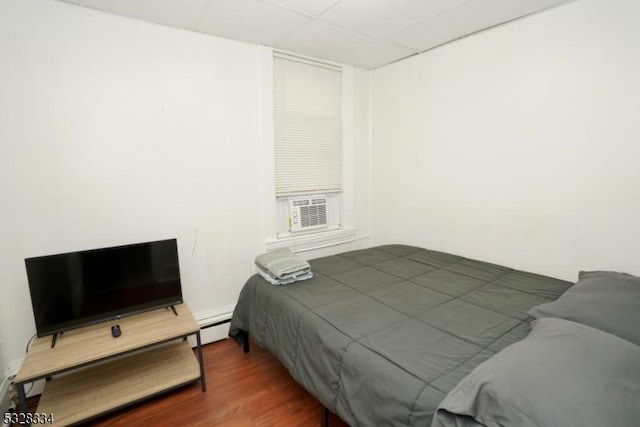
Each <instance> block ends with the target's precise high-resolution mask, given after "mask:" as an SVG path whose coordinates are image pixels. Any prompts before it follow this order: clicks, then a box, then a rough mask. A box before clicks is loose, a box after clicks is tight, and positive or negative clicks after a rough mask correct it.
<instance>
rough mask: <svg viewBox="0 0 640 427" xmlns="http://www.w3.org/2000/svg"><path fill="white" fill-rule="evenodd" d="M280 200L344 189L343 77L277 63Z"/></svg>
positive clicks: (292, 62)
mask: <svg viewBox="0 0 640 427" xmlns="http://www.w3.org/2000/svg"><path fill="white" fill-rule="evenodd" d="M273 66H274V70H273V75H274V116H275V117H274V131H275V179H276V196H278V197H281V196H287V195H295V194H314V193H326V192H336V191H341V190H342V72H341V70H340V69H338V68H335V67H332V66H331V65H328V64H327V65H325V64H315V63H313V62H311V61H305V60H298V59H296V58H289V57H284V56H275V55H274V58H273Z"/></svg>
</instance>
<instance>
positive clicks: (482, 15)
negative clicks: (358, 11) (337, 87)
mask: <svg viewBox="0 0 640 427" xmlns="http://www.w3.org/2000/svg"><path fill="white" fill-rule="evenodd" d="M566 2H567V0H537V1H531V0H471V1H469V2H467V3H464V4H462V5H460V6H458V7H456V8H454V9H449V10H448V11H446V12H444V13H442V14H440V15H438V16H435V17H432V18H430V19H427V20H425V21H423V22H420V23H419V24H416V25H414V26H412V27H409V28H407V29H405V30H403V31H401V32H399V33H397V34H394V35H393V36H391V37H389V38H388V40H391V41H394V42H396V43H399V44H402V45H405V46H408V47H411V48H413V49H416V50H419V51H425V50H428V49H431V48H433V47H436V46H439V45H441V44H444V43H447V42H449V41H451V40H456V39H458V38H461V37H464V36H467V35H469V34H473V33H475V32H478V31H481V30H483V29H486V28H490V27H493V26H495V25H499V24H501V23H504V22H508V21H510V20H513V19H516V18H518V17H521V16H524V15H527V14H530V13H532V12H536V11H538V10H541V9H544V8H547V7H549V6H552V5H554V4H559V3H566Z"/></svg>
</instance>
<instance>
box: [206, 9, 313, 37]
mask: <svg viewBox="0 0 640 427" xmlns="http://www.w3.org/2000/svg"><path fill="white" fill-rule="evenodd" d="M308 21H309V18H307V17H304V16H302V15H300V14H298V13H295V12H291V11H289V10H286V9H282V8H279V7H276V6H273V5H270V4H267V3H261V2H259V1H256V0H215V1H214V2H213V3H211V6H209V8H208V9H207V10H206V11H205V12H204V14H203V15H202V17H201V19H200V21H199V22H198V23H197V24H196V25H195V28H194V29H195V30H197V31H202V32H205V33H208V34H213V35H217V36H221V37H227V38H231V39H235V40H241V41H245V42H250V43H257V44H263V45H269V46H273V45H274V43H275V42H276V41H277V40H280V39H282V38H283V37H285V36H286V35H287V34H289V33H291V32H292V31H293V30H295V29H297V28H300V27H302V26H303V25H304V24H305V23H307V22H308Z"/></svg>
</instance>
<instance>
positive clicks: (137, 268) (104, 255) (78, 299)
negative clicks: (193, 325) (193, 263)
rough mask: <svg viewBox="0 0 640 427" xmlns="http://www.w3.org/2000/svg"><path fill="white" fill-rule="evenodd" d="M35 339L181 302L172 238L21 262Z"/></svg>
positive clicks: (178, 271) (41, 257)
mask: <svg viewBox="0 0 640 427" xmlns="http://www.w3.org/2000/svg"><path fill="white" fill-rule="evenodd" d="M25 265H26V269H27V277H28V281H29V291H30V292H31V303H32V306H33V315H34V317H35V322H36V331H37V334H38V336H39V337H42V336H45V335H50V334H55V333H59V332H62V331H65V330H68V329H72V328H76V327H80V326H84V325H87V324H90V323H95V322H100V321H104V320H109V319H114V318H117V317H118V316H125V315H129V314H133V313H137V312H140V311H145V310H151V309H154V308H160V307H167V306H171V305H174V304H179V303H181V302H182V289H181V284H180V268H179V265H178V247H177V241H176V239H170V240H161V241H156V242H146V243H138V244H133V245H126V246H117V247H110V248H103V249H93V250H86V251H80V252H70V253H64V254H56V255H47V256H39V257H34V258H27V259H25Z"/></svg>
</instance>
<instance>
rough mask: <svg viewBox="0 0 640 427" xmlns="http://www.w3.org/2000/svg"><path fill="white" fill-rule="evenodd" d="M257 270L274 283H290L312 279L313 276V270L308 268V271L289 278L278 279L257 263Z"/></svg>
mask: <svg viewBox="0 0 640 427" xmlns="http://www.w3.org/2000/svg"><path fill="white" fill-rule="evenodd" d="M256 270H257V272H258V274H259V275H261V276H262V277H263V278H264V279H265V280H266V281H267V282H269V283H271V284H272V285H288V284H290V283H294V282H298V281H301V280H307V279H311V278H312V277H313V273H312V272H311V270H307V271H306V272H304V273H301V274H298V275H292V276H291V277H289V278H287V279H276V278H275V277H273V276H272V275H270V274H269V273H268V272H267V271H264V270H263V269H262V268H260V266H259V265H257V264H256Z"/></svg>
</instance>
